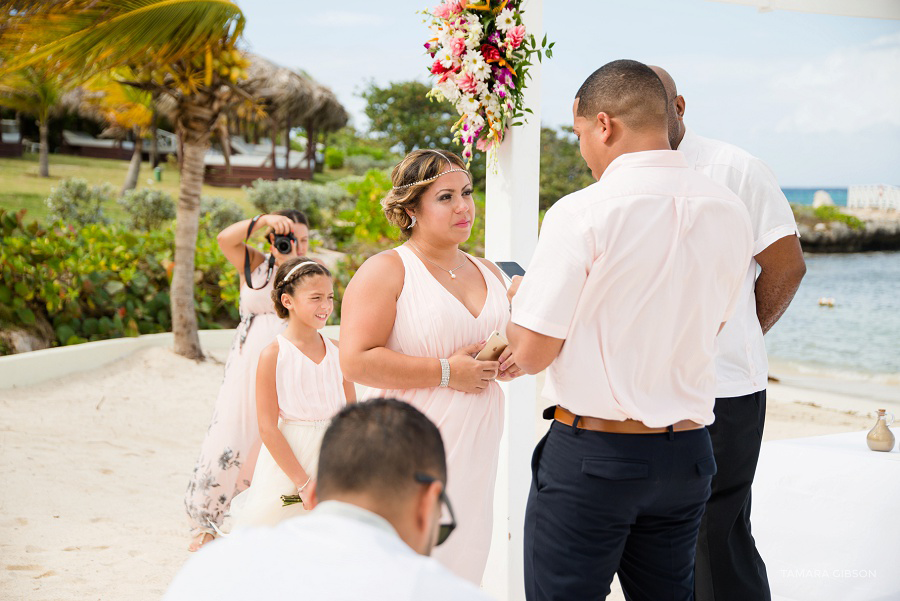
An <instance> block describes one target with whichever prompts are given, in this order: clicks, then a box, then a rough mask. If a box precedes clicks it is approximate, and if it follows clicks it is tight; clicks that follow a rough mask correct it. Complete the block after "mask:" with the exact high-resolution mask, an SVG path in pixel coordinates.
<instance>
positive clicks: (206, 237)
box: [0, 209, 239, 354]
mask: <svg viewBox="0 0 900 601" xmlns="http://www.w3.org/2000/svg"><path fill="white" fill-rule="evenodd" d="M24 214H25V211H20V212H18V213H9V212H6V211H4V210H2V209H0V330H4V329H8V328H9V329H12V328H17V329H21V328H25V329H27V330H32V331H34V332H36V333H40V334H42V335H43V336H47V334H49V336H47V338H49V339H48V340H47V341H48V342H49V343H50V344H51V345H52V346H57V345H67V344H78V343H81V342H87V341H89V340H101V339H106V338H119V337H122V336H137V335H138V334H151V333H156V332H165V331H168V330H169V329H171V326H172V322H171V319H170V299H169V292H168V288H169V279H170V278H171V276H172V263H173V262H172V240H173V237H174V234H173V228H172V227H166V228H161V229H157V230H154V231H151V232H147V233H143V232H135V231H132V230H131V229H129V228H127V227H125V226H122V225H101V224H92V225H88V226H85V227H80V228H74V227H60V224H55V225H54V226H53V227H42V226H41V225H40V224H38V223H37V222H33V221H32V222H28V223H26V222H25V221H24ZM197 267H198V270H199V271H200V272H201V275H200V276H199V277H198V278H197V281H196V283H195V289H196V294H197V309H198V312H199V319H200V323H201V324H202V325H203V327H204V328H220V327H233V326H234V325H235V324H236V322H237V320H238V312H237V298H238V294H239V287H238V278H237V272H236V270H235V269H234V267H233V266H232V265H231V264H230V263H228V261H227V260H226V259H225V257H224V256H223V255H222V253H221V252H220V251H219V249H218V245H217V244H216V239H215V235H213V234H205V233H203V234H201V235H200V238H199V240H198V245H197ZM2 353H3V350H2V349H0V354H2Z"/></svg>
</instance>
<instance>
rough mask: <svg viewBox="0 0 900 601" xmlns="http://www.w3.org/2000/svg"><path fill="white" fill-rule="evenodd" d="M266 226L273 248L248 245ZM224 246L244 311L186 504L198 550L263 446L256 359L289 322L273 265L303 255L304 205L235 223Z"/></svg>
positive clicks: (222, 237)
mask: <svg viewBox="0 0 900 601" xmlns="http://www.w3.org/2000/svg"><path fill="white" fill-rule="evenodd" d="M263 229H265V231H266V233H265V237H266V239H267V240H268V241H269V244H270V249H269V254H268V255H264V254H263V253H261V252H260V251H259V250H257V249H256V248H254V247H252V246H250V245H248V244H247V243H246V241H247V239H248V238H249V237H250V236H251V235H252V234H253V233H254V232H258V231H260V230H263ZM216 240H217V241H218V243H219V248H220V249H221V250H222V253H223V254H224V255H225V258H226V259H228V262H229V263H231V264H232V265H234V266H235V268H237V270H238V274H239V275H240V278H241V298H240V304H239V308H240V314H241V322H240V324H239V325H238V327H237V332H236V333H235V337H234V342H233V343H232V345H231V350H230V352H229V353H228V359H227V361H226V363H225V377H224V379H223V380H222V386H221V387H220V389H219V395H218V397H217V398H216V404H215V410H214V412H213V416H212V421H211V423H210V425H209V429H208V430H207V432H206V438H205V439H204V440H203V445H202V446H201V447H200V457H199V458H198V459H197V464H196V466H195V467H194V471H193V474H192V475H191V480H190V482H189V483H188V488H187V493H186V494H185V499H184V505H185V509H186V510H187V513H188V518H189V520H190V524H191V537H192V540H191V544H190V546H189V547H188V549H189V550H191V551H196V550H197V549H199V548H200V547H201V546H203V545H204V544H205V543H207V542H209V541H210V540H212V539H213V537H214V536H215V528H214V526H215V527H218V526H220V525H221V524H222V519H223V518H224V516H225V513H226V512H227V511H228V507H229V505H230V503H231V499H232V497H234V495H236V494H237V493H239V492H241V491H242V490H244V489H245V488H247V487H248V486H250V479H251V477H252V475H253V468H254V466H255V464H256V456H257V453H258V452H259V444H260V440H259V429H258V427H257V424H256V364H257V362H258V360H259V355H260V353H261V352H262V350H263V349H264V348H266V347H267V346H268V345H270V344H271V343H272V342H273V341H274V340H275V337H276V336H277V335H278V334H280V333H281V332H283V331H284V329H285V327H286V322H285V321H284V320H283V319H281V318H280V317H278V316H277V315H276V314H275V307H274V305H273V304H272V297H271V294H272V285H273V282H274V277H273V274H274V271H275V270H276V269H278V266H280V265H281V263H283V262H284V261H287V260H289V259H291V258H294V257H300V256H305V255H306V252H307V249H308V247H309V222H308V221H307V219H306V215H304V214H303V213H301V212H300V211H295V210H284V211H276V212H275V213H271V214H268V215H257V216H256V217H254V218H253V219H246V220H244V221H239V222H237V223H234V224H232V225H230V226H228V227H227V228H225V229H224V230H222V231H221V232H220V233H219V235H218V236H217V237H216Z"/></svg>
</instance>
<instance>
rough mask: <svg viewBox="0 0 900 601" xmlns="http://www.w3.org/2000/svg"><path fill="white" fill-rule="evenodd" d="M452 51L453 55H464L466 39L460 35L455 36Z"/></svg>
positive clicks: (451, 43)
mask: <svg viewBox="0 0 900 601" xmlns="http://www.w3.org/2000/svg"><path fill="white" fill-rule="evenodd" d="M450 51H451V52H453V56H462V55H463V54H465V52H466V39H465V38H460V37H454V38H453V41H452V42H450Z"/></svg>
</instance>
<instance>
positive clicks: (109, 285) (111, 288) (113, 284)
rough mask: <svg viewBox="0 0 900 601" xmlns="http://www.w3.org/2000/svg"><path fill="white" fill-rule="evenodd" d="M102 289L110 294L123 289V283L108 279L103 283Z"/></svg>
mask: <svg viewBox="0 0 900 601" xmlns="http://www.w3.org/2000/svg"><path fill="white" fill-rule="evenodd" d="M103 289H104V290H106V291H107V292H108V293H109V294H110V296H112V295H114V294H116V293H118V292H121V291H122V290H125V284H123V283H122V282H120V281H119V280H110V281H108V282H106V284H104V286H103Z"/></svg>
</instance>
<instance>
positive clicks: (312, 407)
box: [231, 334, 347, 532]
mask: <svg viewBox="0 0 900 601" xmlns="http://www.w3.org/2000/svg"><path fill="white" fill-rule="evenodd" d="M320 336H321V334H320ZM276 340H277V341H278V359H277V362H276V364H275V390H276V392H277V394H278V414H279V416H280V420H279V423H278V428H279V429H280V430H281V433H282V434H284V437H285V439H286V440H287V442H288V444H289V445H290V446H291V450H293V451H294V455H295V456H296V457H297V460H298V461H299V462H300V465H301V466H303V469H304V470H305V471H306V473H307V474H309V475H310V476H312V477H313V478H315V477H316V474H317V473H318V468H319V449H320V447H321V446H322V436H324V434H325V430H326V429H327V428H328V424H329V423H330V422H331V418H332V417H334V415H335V414H336V413H337V412H339V411H340V410H341V409H342V408H343V407H344V405H346V404H347V397H346V395H345V394H344V386H343V384H344V377H343V374H342V373H341V365H340V361H339V358H338V349H337V347H336V346H335V345H334V343H333V342H331V340H329V339H328V338H326V337H324V336H322V340H323V341H324V342H325V357H324V358H323V359H322V361H321V362H320V363H318V364H317V363H315V362H314V361H313V360H312V359H310V358H309V357H307V356H306V355H304V354H303V352H302V351H301V350H300V349H298V348H297V347H296V346H294V344H293V343H292V342H291V341H289V340H288V339H287V338H285V337H284V336H282V335H280V334H279V335H278V336H277V337H276ZM296 492H297V488H296V487H295V486H294V483H293V482H292V481H291V479H290V478H288V477H287V474H285V473H284V472H283V471H282V470H281V468H280V467H278V464H277V463H275V459H273V458H272V455H271V454H270V453H269V450H268V449H267V448H266V446H265V445H262V448H261V449H260V451H259V458H258V459H257V461H256V470H255V471H254V472H253V484H252V485H251V486H250V488H248V489H247V490H246V491H244V492H243V493H241V494H239V495H237V496H236V497H235V498H234V499H233V500H232V503H231V517H232V520H233V522H232V527H231V531H232V532H233V531H235V530H238V529H240V528H246V527H249V526H274V525H275V524H277V523H278V522H280V521H282V520H285V519H287V518H291V517H294V516H297V515H302V514H304V513H307V512H306V511H305V510H304V509H303V505H302V504H300V503H297V504H294V505H289V506H287V507H283V506H282V503H281V495H291V494H296Z"/></svg>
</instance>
